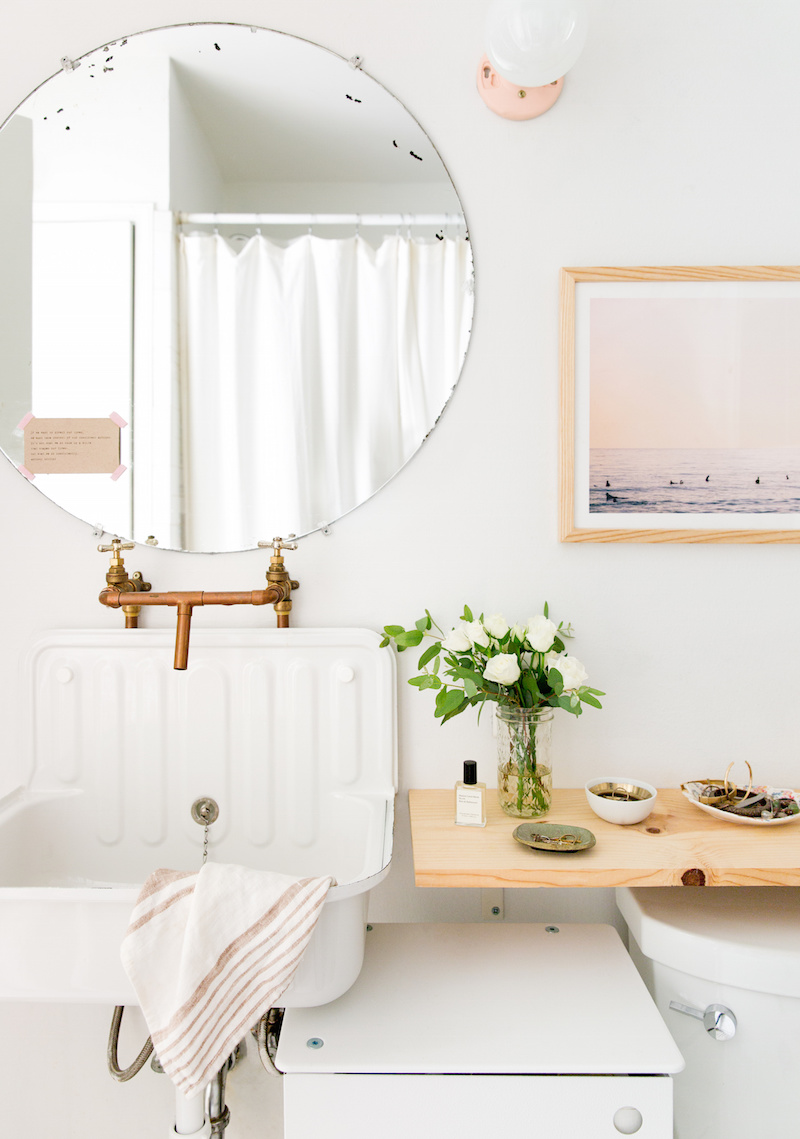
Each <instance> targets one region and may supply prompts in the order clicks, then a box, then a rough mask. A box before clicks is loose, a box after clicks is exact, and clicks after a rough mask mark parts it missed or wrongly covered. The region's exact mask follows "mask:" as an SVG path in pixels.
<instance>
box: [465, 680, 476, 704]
mask: <svg viewBox="0 0 800 1139" xmlns="http://www.w3.org/2000/svg"><path fill="white" fill-rule="evenodd" d="M464 691H465V692H466V694H467V696H468V697H470V699H472V698H473V697H475V696H477V695H478V686H477V684H476V683H475V682H474V681H473V680H470V679H469V677H467V676H465V677H464Z"/></svg>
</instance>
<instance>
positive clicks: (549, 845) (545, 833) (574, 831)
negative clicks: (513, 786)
mask: <svg viewBox="0 0 800 1139" xmlns="http://www.w3.org/2000/svg"><path fill="white" fill-rule="evenodd" d="M514 838H515V839H516V840H517V842H521V843H522V845H523V846H532V847H533V848H534V849H535V850H551V851H552V852H553V853H554V854H567V853H574V852H575V851H577V850H591V848H592V847H593V846H594V844H595V842H596V841H597V840H596V839H595V837H594V835H593V834H592V832H591V831H587V829H586V827H570V826H566V825H565V824H563V823H537V822H530V823H520V825H519V826H518V827H517V828H516V829H515V830H514Z"/></svg>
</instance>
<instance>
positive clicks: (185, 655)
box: [99, 585, 291, 671]
mask: <svg viewBox="0 0 800 1139" xmlns="http://www.w3.org/2000/svg"><path fill="white" fill-rule="evenodd" d="M289 591H291V586H289ZM128 596H129V595H127V594H125V593H122V592H121V591H120V590H119V589H117V588H114V587H109V588H108V589H104V590H103V592H102V593H101V594H100V598H99V600H100V603H101V604H102V605H107V606H109V608H111V609H120V608H122V609H124V608H127V607H128V606H126V604H125V603H126V601H127V598H128ZM286 597H287V591H286V590H285V589H284V588H283V587H282V586H281V585H273V586H270V587H269V588H267V589H254V590H251V591H250V592H249V593H210V592H205V593H204V592H201V591H193V592H189V593H142V594H137V597H136V604H137V605H172V606H175V607H176V608H177V610H178V624H177V630H176V633H175V662H174V667H175V668H176V669H178V670H179V671H183V670H184V669H185V668H186V666H187V664H188V661H189V635H190V632H191V625H192V610H193V609H194V607H195V606H196V605H278V604H279V603H280V602H282V601H285V600H286ZM280 618H281V614H279V616H278V621H279V622H280Z"/></svg>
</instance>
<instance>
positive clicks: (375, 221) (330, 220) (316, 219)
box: [175, 213, 466, 226]
mask: <svg viewBox="0 0 800 1139" xmlns="http://www.w3.org/2000/svg"><path fill="white" fill-rule="evenodd" d="M175 218H176V221H177V223H178V225H364V226H369V225H382V226H391V225H461V226H463V225H465V224H466V222H465V220H464V216H463V214H184V213H177V214H176V215H175Z"/></svg>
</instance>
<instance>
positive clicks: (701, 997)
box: [617, 887, 800, 1139]
mask: <svg viewBox="0 0 800 1139" xmlns="http://www.w3.org/2000/svg"><path fill="white" fill-rule="evenodd" d="M617 905H618V907H619V909H620V911H621V913H622V915H623V917H624V918H625V921H626V923H627V926H628V934H629V938H628V940H629V950H630V953H631V956H632V957H633V960H634V962H635V964H636V966H637V968H638V969H639V972H640V973H641V975H642V977H643V979H644V981H645V983H646V984H647V987H648V989H649V990H650V993H651V995H652V997H653V999H654V1001H655V1003H656V1005H657V1007H658V1009H659V1011H660V1013H661V1015H662V1017H663V1018H664V1020H665V1022H666V1024H667V1026H668V1028H669V1030H670V1032H671V1033H672V1036H673V1037H674V1039H675V1042H676V1043H677V1045H678V1047H679V1048H680V1050H681V1052H682V1053H683V1057H684V1059H685V1061H686V1068H685V1069H684V1071H683V1072H681V1073H679V1074H677V1075H676V1076H675V1077H674V1087H675V1096H674V1113H675V1114H674V1125H675V1136H676V1139H740V1137H741V1139H745V1137H746V1139H755V1137H758V1136H762V1135H763V1136H766V1135H774V1136H776V1137H777V1139H782V1137H784V1136H785V1137H786V1139H789V1137H790V1136H793V1135H797V1134H800V1123H798V1118H797V1109H796V1104H795V1102H794V1101H795V1098H796V1097H795V1095H794V1092H793V1090H792V1089H793V1088H794V1086H795V1084H796V1081H797V1073H798V1071H800V888H798V889H794V888H792V887H754V888H747V887H727V888H726V887H716V888H714V889H708V888H707V889H699V888H698V889H688V888H686V889H678V888H674V887H665V888H658V887H657V888H648V889H628V888H624V889H618V890H617ZM676 1005H678V1006H683V1008H676V1007H675V1006H676ZM711 1006H717V1007H716V1008H712V1007H711ZM688 1010H693V1011H688ZM707 1010H710V1011H707ZM698 1013H699V1014H700V1016H701V1017H702V1014H703V1013H706V1016H705V1020H703V1019H699V1018H698Z"/></svg>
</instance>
